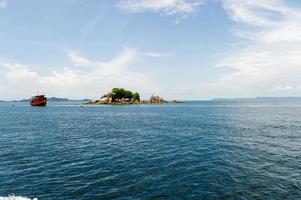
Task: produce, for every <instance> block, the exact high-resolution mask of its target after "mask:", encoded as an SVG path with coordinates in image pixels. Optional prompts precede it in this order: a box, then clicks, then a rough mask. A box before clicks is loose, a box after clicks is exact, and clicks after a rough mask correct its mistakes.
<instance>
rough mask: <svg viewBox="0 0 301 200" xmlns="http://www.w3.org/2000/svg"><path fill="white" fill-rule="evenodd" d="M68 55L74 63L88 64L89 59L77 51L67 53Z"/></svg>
mask: <svg viewBox="0 0 301 200" xmlns="http://www.w3.org/2000/svg"><path fill="white" fill-rule="evenodd" d="M68 57H69V59H70V60H71V62H72V63H73V64H74V65H88V64H90V61H89V60H88V59H86V58H84V57H82V56H80V53H79V52H78V51H73V52H69V53H68Z"/></svg>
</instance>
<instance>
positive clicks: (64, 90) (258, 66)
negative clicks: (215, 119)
mask: <svg viewBox="0 0 301 200" xmlns="http://www.w3.org/2000/svg"><path fill="white" fill-rule="evenodd" d="M300 77H301V2H300V1H299V0H269V1H262V0H89V1H87V0H60V1H53V0H43V1H41V0H0V99H2V100H12V99H23V98H29V97H31V96H33V95H35V94H36V93H37V91H40V92H42V93H45V94H46V95H47V96H48V97H51V96H56V97H67V98H70V99H82V98H90V99H97V98H99V97H101V96H102V95H103V94H104V93H106V92H108V91H110V90H111V88H113V87H123V88H126V89H129V90H132V91H138V92H140V94H141V96H142V98H144V99H147V98H149V96H150V95H151V94H155V95H160V96H163V97H165V98H166V99H184V100H198V99H212V98H236V97H241V98H243V97H256V96H301V78H300Z"/></svg>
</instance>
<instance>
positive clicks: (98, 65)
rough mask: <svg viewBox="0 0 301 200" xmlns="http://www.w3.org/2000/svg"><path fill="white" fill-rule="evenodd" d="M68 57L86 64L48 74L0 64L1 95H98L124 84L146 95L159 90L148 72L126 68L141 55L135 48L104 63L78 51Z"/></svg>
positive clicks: (23, 67)
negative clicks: (40, 92)
mask: <svg viewBox="0 0 301 200" xmlns="http://www.w3.org/2000/svg"><path fill="white" fill-rule="evenodd" d="M74 55H75V56H74ZM68 56H69V59H70V61H71V62H73V64H80V65H82V66H86V67H84V68H82V70H80V71H78V70H73V69H70V68H64V69H63V70H61V71H55V72H52V73H51V74H49V75H41V74H40V73H38V72H35V71H33V70H31V69H30V67H29V66H25V65H20V64H16V63H13V62H3V63H0V67H1V66H2V68H4V69H5V73H3V74H0V85H1V86H2V87H0V90H1V96H2V97H6V98H10V99H11V98H26V97H29V96H31V95H33V94H35V93H36V91H42V92H44V93H46V94H47V96H60V97H68V98H99V97H100V96H101V95H102V94H103V93H105V92H107V91H109V90H110V89H111V88H113V87H125V88H129V89H132V90H134V91H141V92H143V93H142V95H147V96H146V98H148V95H150V94H152V93H153V92H154V91H157V90H158V88H157V87H156V86H155V84H154V83H152V81H151V80H152V79H151V77H150V76H149V75H147V74H143V73H138V72H133V71H131V70H130V69H129V68H128V66H130V65H131V64H133V63H135V62H137V61H139V57H141V55H140V53H139V52H138V51H136V50H133V49H124V50H123V51H122V52H121V53H119V54H118V55H117V56H116V57H115V58H113V59H112V60H110V61H107V62H99V61H91V60H88V59H87V58H84V57H83V56H81V55H80V54H79V52H76V53H75V54H73V56H70V54H69V55H68ZM74 57H76V59H74ZM79 58H80V59H79Z"/></svg>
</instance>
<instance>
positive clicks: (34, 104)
mask: <svg viewBox="0 0 301 200" xmlns="http://www.w3.org/2000/svg"><path fill="white" fill-rule="evenodd" d="M30 105H31V106H46V105H47V102H39V103H36V102H30Z"/></svg>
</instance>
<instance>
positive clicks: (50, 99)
mask: <svg viewBox="0 0 301 200" xmlns="http://www.w3.org/2000/svg"><path fill="white" fill-rule="evenodd" d="M47 99H48V101H87V102H88V101H91V99H80V100H71V99H68V98H62V97H49V98H47ZM30 100H31V99H21V100H13V102H28V101H30ZM0 102H5V101H2V100H0Z"/></svg>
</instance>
